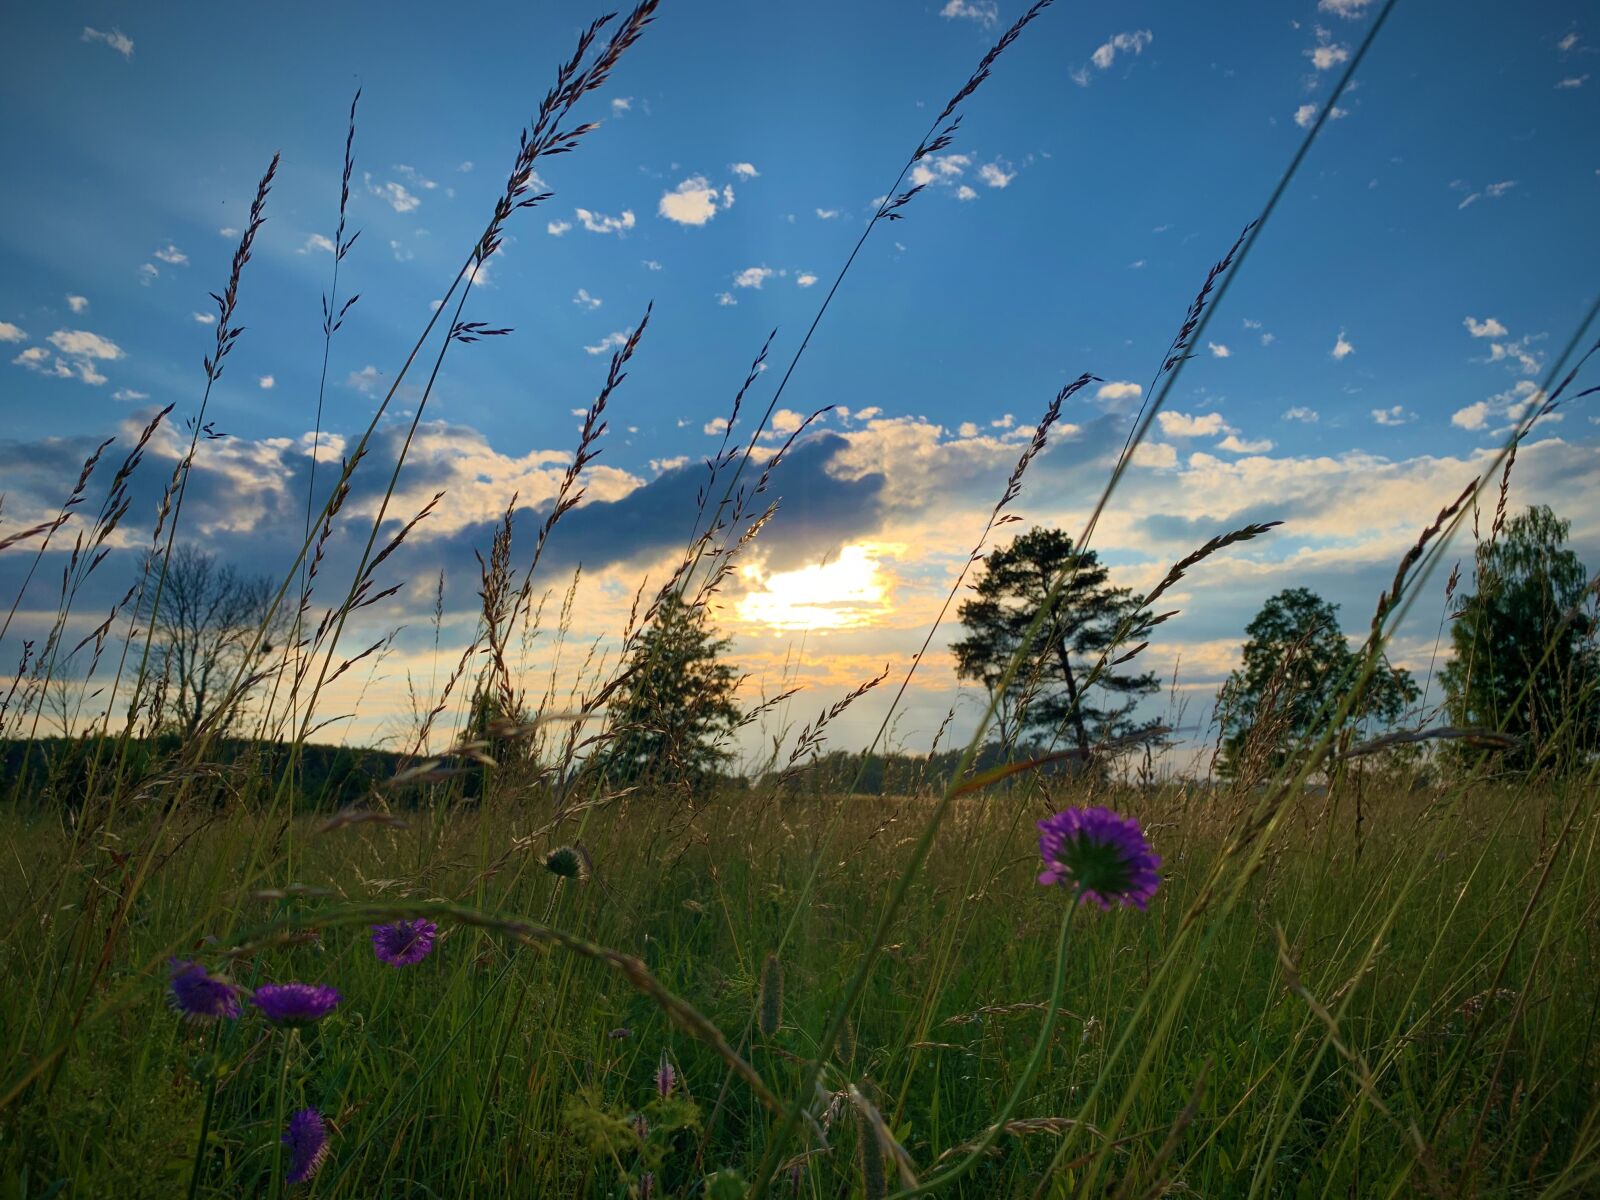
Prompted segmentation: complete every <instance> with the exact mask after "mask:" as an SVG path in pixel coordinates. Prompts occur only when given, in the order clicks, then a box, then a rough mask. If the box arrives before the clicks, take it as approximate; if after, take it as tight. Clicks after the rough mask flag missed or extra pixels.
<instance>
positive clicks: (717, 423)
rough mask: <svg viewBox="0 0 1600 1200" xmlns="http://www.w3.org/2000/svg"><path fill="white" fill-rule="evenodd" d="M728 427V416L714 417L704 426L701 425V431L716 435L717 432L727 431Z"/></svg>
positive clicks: (712, 435)
mask: <svg viewBox="0 0 1600 1200" xmlns="http://www.w3.org/2000/svg"><path fill="white" fill-rule="evenodd" d="M727 428H728V418H727V417H712V418H711V420H709V421H707V422H706V423H705V424H704V425H703V426H701V428H700V432H701V433H703V434H705V435H706V436H707V437H715V436H716V435H717V434H719V433H723V432H725V431H726V430H727Z"/></svg>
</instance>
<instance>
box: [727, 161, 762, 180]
mask: <svg viewBox="0 0 1600 1200" xmlns="http://www.w3.org/2000/svg"><path fill="white" fill-rule="evenodd" d="M728 170H730V171H732V172H733V173H734V174H735V175H737V176H738V177H739V178H740V179H754V178H756V177H757V176H758V175H760V174H761V172H760V171H758V170H756V165H755V164H754V163H747V162H736V163H729V164H728Z"/></svg>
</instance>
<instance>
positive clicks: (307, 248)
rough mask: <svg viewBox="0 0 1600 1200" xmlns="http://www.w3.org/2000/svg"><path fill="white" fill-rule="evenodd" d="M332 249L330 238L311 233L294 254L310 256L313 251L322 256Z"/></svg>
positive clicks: (391, 243) (330, 252)
mask: <svg viewBox="0 0 1600 1200" xmlns="http://www.w3.org/2000/svg"><path fill="white" fill-rule="evenodd" d="M389 244H390V245H391V246H393V245H394V244H395V243H394V242H390V243H389ZM334 249H335V247H334V244H333V239H332V238H329V237H324V236H323V235H322V234H320V233H313V234H311V235H310V236H309V237H307V238H306V244H305V245H304V246H301V247H300V249H298V250H296V251H295V253H296V254H310V253H311V252H312V251H314V250H315V251H319V252H321V253H323V254H332V253H333V251H334Z"/></svg>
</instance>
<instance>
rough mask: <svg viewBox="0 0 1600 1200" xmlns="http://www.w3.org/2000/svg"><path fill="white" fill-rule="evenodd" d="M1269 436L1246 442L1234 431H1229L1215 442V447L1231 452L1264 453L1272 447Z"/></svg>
mask: <svg viewBox="0 0 1600 1200" xmlns="http://www.w3.org/2000/svg"><path fill="white" fill-rule="evenodd" d="M1272 446H1273V442H1272V439H1271V438H1262V439H1261V440H1260V441H1255V442H1248V441H1245V440H1244V439H1242V438H1241V437H1240V436H1239V435H1238V434H1236V433H1230V434H1229V435H1228V436H1227V437H1225V438H1223V439H1222V440H1221V441H1220V442H1218V443H1217V449H1219V450H1227V451H1229V452H1231V453H1233V454H1266V453H1267V452H1268V451H1270V450H1271V449H1272Z"/></svg>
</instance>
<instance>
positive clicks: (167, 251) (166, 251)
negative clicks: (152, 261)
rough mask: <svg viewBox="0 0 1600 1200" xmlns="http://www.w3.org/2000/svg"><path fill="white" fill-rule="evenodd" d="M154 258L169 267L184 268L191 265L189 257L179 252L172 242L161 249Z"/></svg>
mask: <svg viewBox="0 0 1600 1200" xmlns="http://www.w3.org/2000/svg"><path fill="white" fill-rule="evenodd" d="M152 257H154V258H158V259H160V260H161V261H162V262H164V263H166V264H168V265H169V266H174V267H184V266H188V265H189V256H188V255H187V254H185V253H184V252H183V251H182V250H179V249H178V247H177V246H176V245H174V244H173V243H172V242H168V243H167V244H166V245H165V246H163V247H161V249H159V250H157V251H156V252H155V254H154V255H153V256H152Z"/></svg>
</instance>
